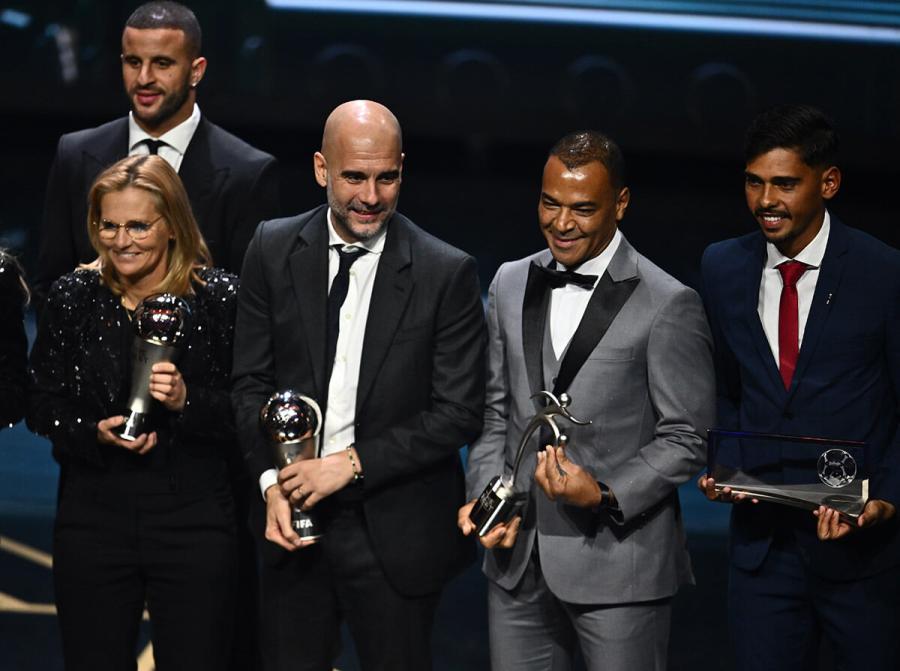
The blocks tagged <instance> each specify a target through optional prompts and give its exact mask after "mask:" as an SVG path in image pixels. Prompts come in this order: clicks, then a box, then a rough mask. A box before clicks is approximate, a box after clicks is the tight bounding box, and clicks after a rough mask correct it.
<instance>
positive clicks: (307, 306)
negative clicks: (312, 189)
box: [288, 207, 328, 406]
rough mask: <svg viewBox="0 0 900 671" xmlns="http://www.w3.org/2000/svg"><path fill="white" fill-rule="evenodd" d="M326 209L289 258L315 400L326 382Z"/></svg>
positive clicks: (306, 230) (323, 209)
mask: <svg viewBox="0 0 900 671" xmlns="http://www.w3.org/2000/svg"><path fill="white" fill-rule="evenodd" d="M327 212H328V208H325V207H323V208H321V210H320V211H319V213H318V214H316V215H314V216H313V218H312V219H311V220H310V221H309V223H307V224H306V226H304V227H303V230H301V231H300V244H299V246H298V248H297V249H296V250H295V251H294V252H292V253H291V254H290V256H289V257H288V265H289V267H290V272H291V283H292V285H293V287H294V298H295V300H296V302H297V305H298V307H299V309H300V318H301V320H302V324H303V327H302V329H301V330H302V332H303V333H304V334H305V335H306V345H307V348H308V350H309V359H310V365H311V367H312V371H313V381H314V384H315V389H316V394H317V397H318V398H319V399H320V401H321V402H322V404H323V406H324V404H325V401H326V399H325V398H322V395H323V393H324V390H325V388H326V382H327V381H326V380H325V339H326V334H325V325H326V300H327V298H328V229H327V223H326V217H327Z"/></svg>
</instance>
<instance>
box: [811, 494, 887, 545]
mask: <svg viewBox="0 0 900 671" xmlns="http://www.w3.org/2000/svg"><path fill="white" fill-rule="evenodd" d="M896 512H897V509H896V508H895V507H894V505H893V504H891V503H888V502H887V501H882V500H880V499H872V500H871V501H869V502H868V503H866V507H865V508H863V512H862V515H860V516H859V517H858V518H857V519H856V524H855V525H854V524H852V523H851V522H848V521H846V520H844V519H841V516H840V513H838V511H836V510H834V509H833V508H827V507H826V506H819V509H818V510H814V511H813V515H815V516H816V517H818V518H819V521H818V524H817V525H816V535H817V536H818V537H819V540H821V541H834V540H838V539H839V538H844V536H846V535H847V534H850V533H853V532H854V531H856V530H858V529H865V528H867V527H872V526H875V525H876V524H880V523H881V522H886V521H887V520H889V519H891V518H892V517H893V516H894V515H895V514H896Z"/></svg>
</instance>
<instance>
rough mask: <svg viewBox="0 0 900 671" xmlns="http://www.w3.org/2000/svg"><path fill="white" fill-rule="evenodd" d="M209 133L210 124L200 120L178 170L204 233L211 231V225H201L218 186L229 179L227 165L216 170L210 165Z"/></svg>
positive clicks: (211, 204) (219, 188)
mask: <svg viewBox="0 0 900 671" xmlns="http://www.w3.org/2000/svg"><path fill="white" fill-rule="evenodd" d="M210 133H211V127H210V123H209V122H208V121H207V120H206V118H205V117H203V118H201V119H200V124H199V125H198V126H197V130H196V131H194V136H193V137H192V138H191V142H190V144H189V145H188V148H187V151H185V152H184V157H183V158H182V159H181V167H180V168H179V170H178V176H179V177H181V181H182V182H183V183H184V188H185V191H187V193H188V197H189V198H190V201H191V209H192V210H193V211H194V217H195V218H196V219H197V221H198V223H200V227H201V229H205V230H214V229H213V228H212V226H211V222H208V223H204V222H207V219H208V218H209V216H210V213H211V212H212V207H213V205H214V203H215V200H216V197H217V196H218V193H219V191H220V190H221V184H222V183H223V182H224V180H225V179H226V178H227V177H228V167H227V166H223V167H219V168H217V167H215V166H214V165H213V163H212V157H211V156H210V153H211V147H212V145H211V143H210V139H209V136H210Z"/></svg>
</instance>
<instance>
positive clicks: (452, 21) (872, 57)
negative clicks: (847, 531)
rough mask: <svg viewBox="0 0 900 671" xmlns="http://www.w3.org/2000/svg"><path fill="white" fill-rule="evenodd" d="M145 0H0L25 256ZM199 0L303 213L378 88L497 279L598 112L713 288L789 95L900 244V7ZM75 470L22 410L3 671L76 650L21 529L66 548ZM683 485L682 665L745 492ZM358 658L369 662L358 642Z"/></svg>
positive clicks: (115, 80)
mask: <svg viewBox="0 0 900 671" xmlns="http://www.w3.org/2000/svg"><path fill="white" fill-rule="evenodd" d="M137 4H138V3H136V2H125V3H120V2H114V1H112V0H95V1H88V0H74V1H69V2H50V1H44V2H25V1H10V0H0V63H2V65H0V153H2V157H3V160H2V162H0V242H2V244H4V245H6V246H8V247H11V248H13V249H14V250H15V251H17V252H18V253H19V254H20V256H21V257H22V259H23V261H24V262H25V264H26V266H27V267H28V268H32V267H33V266H32V264H33V262H34V255H35V250H36V247H37V234H38V228H39V222H40V218H41V211H42V208H43V191H44V186H45V181H46V177H47V173H48V170H49V167H50V162H51V160H52V157H53V153H54V150H55V146H56V141H57V139H58V137H59V135H60V134H61V133H63V132H67V131H72V130H76V129H79V128H84V127H88V126H94V125H97V124H99V123H102V122H105V121H107V120H109V119H112V118H114V117H116V116H119V115H122V114H124V113H125V112H126V111H127V102H126V99H125V96H124V94H123V92H122V85H121V76H120V70H119V62H118V56H119V41H120V35H121V29H122V25H123V24H124V21H125V19H126V18H127V16H128V15H129V13H130V12H131V11H132V10H133V8H134V7H135V6H136V5H137ZM190 4H191V6H192V7H193V8H194V9H195V11H196V13H197V15H198V18H199V19H200V22H201V24H202V26H203V29H204V55H206V56H207V58H208V59H209V68H208V70H207V75H206V78H205V79H204V81H203V83H202V84H201V85H200V88H199V103H200V106H201V108H202V110H203V113H204V114H206V115H207V116H208V117H209V118H210V119H211V120H213V121H215V122H216V123H218V124H220V125H222V126H224V127H225V128H227V129H229V130H231V131H233V132H235V133H237V134H238V135H240V136H241V137H243V138H245V139H246V140H248V141H250V142H251V143H253V144H255V145H257V146H258V147H260V148H262V149H265V150H266V151H269V152H271V153H272V154H274V155H276V156H277V157H278V158H279V159H280V161H281V165H282V175H283V196H284V201H285V203H284V210H285V213H286V214H289V213H296V212H300V211H302V210H306V209H309V208H310V207H312V206H314V205H316V204H318V203H319V202H321V201H322V199H323V194H322V193H321V191H320V189H319V188H318V187H317V186H316V185H315V183H314V181H313V179H312V174H311V156H312V153H313V152H314V151H315V150H316V149H318V143H319V138H320V133H321V125H322V122H323V121H324V118H325V116H326V115H327V113H328V112H329V111H330V110H331V109H332V108H333V107H334V106H335V105H336V104H338V103H340V102H343V101H345V100H348V99H352V98H361V97H367V98H373V99H375V100H378V101H380V102H383V103H385V104H386V105H388V106H389V107H390V108H391V109H392V110H393V111H394V112H395V113H396V114H397V116H398V117H399V119H400V121H401V124H402V125H403V129H404V133H405V150H406V163H405V171H404V178H405V179H404V182H405V183H404V187H403V196H402V198H401V202H400V209H401V210H402V211H403V212H404V213H405V214H407V215H408V216H410V217H411V218H412V219H413V220H415V221H416V222H417V223H419V224H420V225H422V226H423V227H424V228H426V229H428V230H430V231H432V232H433V233H435V234H436V235H438V236H440V237H442V238H444V239H446V240H448V241H450V242H451V243H453V244H455V245H457V246H459V247H462V248H463V249H465V250H467V251H469V252H471V253H473V254H474V255H475V256H476V257H477V258H478V260H479V264H480V268H481V277H482V281H483V284H484V288H485V289H486V288H487V283H488V282H489V281H490V279H491V277H492V276H493V274H494V272H495V270H496V268H497V266H498V265H499V264H500V263H502V262H503V261H505V260H509V259H513V258H517V257H520V256H523V255H525V254H528V253H531V252H532V251H535V250H536V249H538V248H539V247H540V246H541V245H542V239H541V237H540V235H539V233H538V229H537V224H536V212H535V209H536V206H537V199H538V190H539V185H540V174H541V168H542V165H543V162H544V159H545V156H546V151H547V149H548V148H549V146H550V145H551V144H552V143H553V141H555V140H556V139H557V138H558V137H560V136H561V135H563V134H564V133H566V132H569V131H572V130H576V129H579V128H597V129H601V130H604V131H606V132H608V133H609V134H610V135H612V136H613V137H614V138H616V139H617V140H618V141H619V142H620V144H621V145H622V147H623V149H624V151H625V155H626V161H627V163H628V169H629V179H628V182H629V184H630V186H631V188H632V204H631V207H630V208H629V210H628V216H627V217H626V220H625V222H624V225H623V227H622V228H623V231H624V233H625V235H626V236H627V237H628V238H629V240H630V241H631V242H632V243H633V244H634V245H635V246H636V247H637V248H638V249H639V250H640V251H641V252H643V253H644V254H646V255H647V256H649V257H650V258H651V259H652V260H654V261H655V262H657V263H658V264H659V265H660V266H662V267H663V268H665V269H666V270H668V271H669V272H671V273H672V274H674V275H675V276H676V277H678V278H680V279H681V280H683V281H684V282H686V283H688V284H691V285H694V286H696V284H697V279H698V266H699V259H700V255H701V253H702V251H703V248H704V247H705V246H706V245H707V244H709V243H710V242H713V241H715V240H719V239H722V238H725V237H730V236H734V235H739V234H741V233H744V232H748V231H751V230H753V227H754V225H755V224H754V222H753V221H752V219H751V218H750V216H749V214H748V213H747V212H746V207H745V205H744V202H743V192H742V181H743V175H742V168H743V163H742V160H741V138H742V134H743V130H744V128H745V127H746V125H747V123H748V122H749V120H750V118H751V117H752V116H753V115H754V114H755V113H756V112H758V111H759V110H761V109H762V108H764V107H766V106H769V105H771V104H776V103H782V102H805V103H812V104H815V105H818V106H820V107H822V108H823V109H825V110H826V111H828V112H829V113H830V114H832V115H833V116H834V118H835V120H836V122H837V125H838V127H839V129H840V131H841V135H842V138H843V158H842V168H843V172H844V183H843V186H842V189H841V193H840V194H839V195H838V197H837V200H836V201H835V202H834V204H833V207H832V210H833V212H835V213H836V214H838V215H839V216H840V217H841V218H842V219H843V220H844V221H846V222H847V223H849V224H850V225H853V226H856V227H859V228H862V229H864V230H867V231H869V232H871V233H872V234H874V235H876V236H877V237H880V238H881V239H883V240H886V241H887V242H889V243H890V244H893V245H894V246H898V244H900V234H898V231H897V224H898V219H900V217H898V215H900V205H898V200H897V190H898V186H900V163H898V160H897V154H898V149H900V3H898V2H886V1H883V0H882V1H880V2H879V1H874V0H870V1H868V2H863V1H855V0H854V1H851V0H847V1H841V0H822V1H821V2H801V1H794V2H777V3H776V2H759V1H755V0H734V1H732V2H724V1H723V2H710V1H707V2H704V1H700V0H695V1H686V2H677V1H674V0H653V1H650V0H632V1H631V2H625V1H623V2H603V1H601V0H597V1H594V2H584V1H582V2H556V3H540V2H528V1H525V2H516V3H511V2H507V3H503V2H408V1H407V2H404V1H402V0H400V1H395V2H376V1H374V0H373V1H369V2H361V1H357V2H347V1H344V0H332V1H331V2H328V3H324V2H302V1H300V0H298V1H296V2H289V1H288V0H278V1H275V0H273V2H272V4H278V5H281V6H285V5H294V6H295V8H294V9H286V8H276V7H272V6H267V5H266V4H264V2H262V1H261V0H255V1H247V2H240V1H238V0H222V1H219V2H214V1H212V0H195V1H194V2H192V3H190ZM550 4H553V5H558V6H557V7H554V8H550V9H547V5H550ZM504 17H505V18H504ZM55 477H56V475H55V468H54V466H53V465H52V463H51V461H50V456H49V449H48V447H47V445H46V443H44V442H43V441H40V440H38V439H34V438H31V437H30V436H29V435H28V434H27V432H26V431H25V430H24V427H21V426H20V427H17V428H15V429H13V430H12V431H10V430H6V431H3V432H2V434H0V536H2V537H3V538H2V539H0V669H2V670H3V671H5V670H6V669H17V670H18V669H22V670H25V669H56V668H61V663H60V662H59V660H58V658H57V657H56V655H57V651H58V641H57V640H56V634H55V629H54V623H53V621H52V613H48V612H45V611H46V609H45V611H41V610H40V609H39V608H38V609H37V610H35V609H34V608H31V609H29V607H30V606H34V605H35V604H37V605H40V604H45V605H46V604H50V603H52V591H51V587H50V582H49V572H48V571H47V570H46V567H45V566H43V565H42V564H41V563H40V562H41V561H43V560H42V559H41V558H40V557H38V558H35V557H34V556H32V557H31V558H30V559H28V558H23V555H22V554H21V553H19V554H16V553H15V552H11V551H10V547H12V546H11V545H10V543H9V542H8V540H7V539H8V538H10V537H12V538H14V539H18V540H22V541H25V542H26V543H28V544H29V545H30V546H32V547H34V548H37V549H43V550H44V551H48V550H49V548H50V529H51V523H52V513H53V501H54V486H55ZM682 499H683V501H684V503H685V520H686V523H687V525H688V529H689V534H690V544H691V548H692V551H693V556H694V562H695V568H696V572H697V578H698V587H697V588H695V589H689V590H686V591H684V592H683V593H682V594H681V595H680V596H679V597H678V600H677V601H676V618H675V622H674V627H673V643H672V661H671V668H673V669H682V668H688V667H689V666H697V665H699V664H700V663H704V665H705V667H706V668H710V669H716V668H722V669H727V668H729V667H730V664H729V662H728V658H727V646H726V645H725V642H724V636H725V624H724V587H725V585H724V580H725V578H724V575H725V573H724V571H725V561H726V559H725V552H724V532H725V523H724V518H723V512H724V511H723V510H722V509H718V508H715V507H714V506H708V505H705V503H704V502H702V501H698V500H696V497H695V496H694V495H693V492H692V490H691V488H690V486H688V487H687V488H685V489H684V490H683V492H682ZM714 508H715V509H714ZM4 549H6V550H7V552H2V550H4ZM598 570H602V567H598ZM483 595H484V587H483V582H482V580H481V579H480V578H479V575H478V572H477V569H474V568H473V569H472V570H471V571H469V573H467V574H466V575H465V576H463V577H462V578H461V579H460V580H459V581H458V582H457V583H455V584H454V585H453V586H452V588H451V589H450V590H449V591H448V593H447V597H446V598H445V600H444V604H443V605H442V610H441V615H440V617H439V622H438V628H437V631H436V634H435V639H436V648H437V650H438V655H439V658H440V659H439V662H438V663H439V667H438V668H439V669H481V668H486V633H485V632H484V628H483V627H484V621H485V614H484V612H483V610H484V608H483ZM19 602H21V603H24V604H25V605H24V606H22V605H21V604H20V603H19ZM710 659H712V660H713V661H712V662H711V663H710ZM717 659H718V660H720V661H715V660H717ZM341 668H342V669H352V668H355V667H354V662H353V661H352V657H351V656H350V655H345V656H344V658H342V663H341Z"/></svg>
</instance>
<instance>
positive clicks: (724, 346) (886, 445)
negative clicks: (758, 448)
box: [702, 216, 900, 579]
mask: <svg viewBox="0 0 900 671" xmlns="http://www.w3.org/2000/svg"><path fill="white" fill-rule="evenodd" d="M765 260H766V242H765V238H764V237H763V235H762V233H760V232H755V233H751V234H750V235H746V236H743V237H740V238H735V239H731V240H725V241H723V242H719V243H716V244H714V245H711V246H710V247H709V248H708V249H707V250H706V252H705V253H704V255H703V263H702V273H703V283H704V287H705V289H704V301H705V304H706V309H707V314H708V316H709V321H710V326H711V327H712V331H713V338H714V341H715V346H716V376H717V395H718V422H717V424H718V426H720V427H722V428H726V429H740V430H744V431H761V432H770V433H780V434H789V435H811V436H822V437H827V438H833V439H847V440H859V441H865V442H866V443H867V445H866V447H865V449H864V455H863V469H864V474H865V475H866V476H868V477H869V484H870V487H869V496H870V498H873V499H883V500H885V501H889V502H890V503H892V504H894V505H895V506H897V507H898V508H900V434H898V414H900V413H898V394H900V252H898V251H897V250H896V249H893V248H891V247H889V246H887V245H885V244H884V243H882V242H880V241H878V240H876V239H875V238H872V237H871V236H869V235H867V234H865V233H862V232H861V231H858V230H855V229H852V228H849V227H847V226H845V225H843V224H842V223H840V222H839V221H838V220H837V219H836V218H835V217H833V216H832V217H831V231H830V233H829V237H828V244H827V247H826V250H825V256H824V258H823V260H822V265H821V267H820V270H819V278H818V281H817V284H816V289H815V294H814V296H813V301H812V306H811V308H810V313H809V318H808V320H807V323H806V329H805V332H804V335H803V341H802V343H801V345H800V353H799V357H798V360H797V368H796V371H795V373H794V379H793V381H792V383H791V387H790V389H787V390H785V388H784V385H783V383H782V380H781V377H780V375H779V372H778V365H777V363H776V361H775V359H774V356H773V355H772V350H771V348H770V347H769V343H768V341H767V340H766V336H765V333H764V331H763V327H762V323H761V321H760V319H759V315H758V312H757V305H758V301H759V285H760V280H761V277H762V272H763V265H764V264H765ZM779 531H781V532H789V533H793V534H794V535H795V537H796V539H797V542H798V547H799V548H800V552H801V554H802V556H803V558H804V559H805V560H806V561H807V562H808V565H809V566H810V567H811V568H812V569H813V570H814V571H815V572H817V573H819V574H820V575H824V576H826V577H832V578H847V579H852V578H854V577H861V576H865V575H871V574H874V573H877V572H879V571H883V570H885V569H886V568H888V567H891V566H896V565H897V564H900V533H898V523H897V519H896V518H895V519H894V520H892V521H890V522H888V523H886V524H882V525H880V526H878V527H874V528H871V529H866V530H863V531H859V532H856V533H854V534H853V536H852V537H848V538H847V539H845V540H842V541H836V542H822V541H819V540H818V539H817V538H816V536H815V518H814V517H813V515H812V514H811V513H809V512H806V511H799V510H794V509H791V508H787V507H784V506H777V505H772V504H765V503H760V504H757V505H753V504H749V503H748V504H739V505H735V506H734V507H733V510H732V518H731V558H732V561H733V562H734V564H735V565H736V566H738V567H739V568H743V569H746V570H753V569H755V568H757V567H758V566H759V565H760V564H761V563H762V561H763V560H764V559H765V556H766V553H767V551H768V548H769V543H770V541H771V539H772V536H773V534H775V533H777V532H779Z"/></svg>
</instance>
